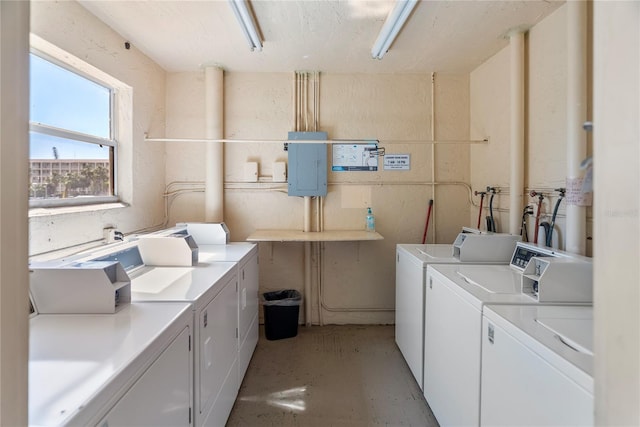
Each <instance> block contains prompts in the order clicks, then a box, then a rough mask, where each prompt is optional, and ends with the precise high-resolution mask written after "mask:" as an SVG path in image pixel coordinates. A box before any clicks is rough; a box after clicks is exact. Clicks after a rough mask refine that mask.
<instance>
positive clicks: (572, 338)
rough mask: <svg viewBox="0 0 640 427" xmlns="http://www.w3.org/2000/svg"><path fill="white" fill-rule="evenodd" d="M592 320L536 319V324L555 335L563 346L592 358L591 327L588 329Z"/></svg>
mask: <svg viewBox="0 0 640 427" xmlns="http://www.w3.org/2000/svg"><path fill="white" fill-rule="evenodd" d="M591 321H592V319H589V320H588V321H585V319H566V318H565V319H563V318H557V317H538V318H537V319H536V322H538V323H539V324H540V325H542V326H543V327H544V328H546V329H548V330H549V332H551V333H552V334H555V335H556V336H557V337H558V339H559V340H560V341H562V343H563V344H565V345H566V346H568V347H571V348H572V349H574V350H575V351H578V352H580V353H584V354H587V355H589V356H593V327H588V326H589V322H591Z"/></svg>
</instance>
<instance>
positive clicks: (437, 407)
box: [423, 242, 593, 426]
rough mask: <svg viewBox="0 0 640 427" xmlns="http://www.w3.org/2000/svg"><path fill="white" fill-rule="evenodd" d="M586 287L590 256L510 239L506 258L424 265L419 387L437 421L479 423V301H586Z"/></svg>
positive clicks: (588, 295) (589, 297) (588, 294)
mask: <svg viewBox="0 0 640 427" xmlns="http://www.w3.org/2000/svg"><path fill="white" fill-rule="evenodd" d="M529 264H531V265H529ZM523 290H524V292H523ZM592 294H593V289H592V264H591V262H590V259H588V258H585V257H580V256H572V255H570V254H568V253H564V252H561V251H555V250H552V249H550V248H543V247H540V246H538V245H535V244H532V243H523V242H519V243H517V245H516V248H515V250H514V252H513V256H512V258H511V261H510V264H509V265H468V264H458V265H429V266H428V268H427V286H426V291H425V323H424V324H425V326H424V379H423V384H424V389H423V391H424V396H425V398H426V400H427V402H428V403H429V406H430V407H431V410H432V411H433V413H434V415H435V416H436V418H437V420H438V422H439V423H440V424H441V425H443V426H447V425H467V426H470V425H479V423H480V370H481V329H482V313H483V308H484V306H485V305H487V304H495V305H505V304H507V305H536V304H574V303H575V304H583V305H591V302H592V301H593V296H592Z"/></svg>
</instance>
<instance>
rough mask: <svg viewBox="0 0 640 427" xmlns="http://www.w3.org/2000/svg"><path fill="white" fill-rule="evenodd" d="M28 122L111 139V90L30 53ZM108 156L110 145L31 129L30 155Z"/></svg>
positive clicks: (66, 156)
mask: <svg viewBox="0 0 640 427" xmlns="http://www.w3.org/2000/svg"><path fill="white" fill-rule="evenodd" d="M30 83H31V89H30V92H31V95H30V121H31V122H34V123H42V124H46V125H50V126H54V127H57V128H61V129H69V130H73V131H76V132H80V133H85V134H89V135H93V136H97V137H101V138H110V129H111V127H110V108H111V104H110V96H111V93H110V90H109V88H106V87H104V86H101V85H99V84H97V83H95V82H93V81H91V80H89V79H87V78H85V77H82V76H80V75H78V74H75V73H73V72H70V71H69V70H66V69H64V68H62V67H59V66H58V65H55V64H53V63H51V62H49V61H47V60H45V59H43V58H40V57H38V56H36V55H34V54H31V75H30ZM53 147H56V151H57V153H58V157H59V158H60V159H108V158H109V147H107V146H105V147H102V148H101V147H100V146H99V145H96V144H91V143H86V142H80V141H73V140H69V139H64V138H57V137H52V136H49V135H43V134H39V133H34V132H31V144H30V150H31V153H30V154H31V158H37V159H53V158H54V154H53Z"/></svg>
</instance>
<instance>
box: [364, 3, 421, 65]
mask: <svg viewBox="0 0 640 427" xmlns="http://www.w3.org/2000/svg"><path fill="white" fill-rule="evenodd" d="M417 3H418V0H397V1H396V5H395V6H394V7H393V10H392V11H391V13H390V14H389V16H387V20H386V21H384V25H383V26H382V29H381V30H380V34H378V38H377V39H376V42H375V43H374V44H373V48H371V56H373V59H382V57H383V56H384V54H385V53H387V51H388V50H389V46H391V43H393V41H394V40H395V38H396V36H397V35H398V33H399V32H400V30H401V29H402V27H403V26H404V23H405V22H406V21H407V18H408V17H409V15H410V14H411V11H412V10H413V8H414V7H415V6H416V4H417Z"/></svg>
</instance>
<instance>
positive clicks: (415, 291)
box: [395, 251, 424, 389]
mask: <svg viewBox="0 0 640 427" xmlns="http://www.w3.org/2000/svg"><path fill="white" fill-rule="evenodd" d="M410 257H411V256H410V255H408V254H406V253H404V252H401V251H397V252H396V326H395V328H396V343H397V344H398V348H399V349H400V352H401V353H402V355H403V356H404V359H405V360H406V361H407V365H409V369H411V372H412V373H413V376H414V378H415V379H416V382H417V383H418V385H419V386H420V388H421V389H422V361H423V341H422V340H423V339H424V333H423V328H424V317H423V316H424V296H423V292H424V291H423V289H424V279H423V275H424V269H423V267H422V264H421V263H420V264H418V263H416V262H412V260H411V259H410Z"/></svg>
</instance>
